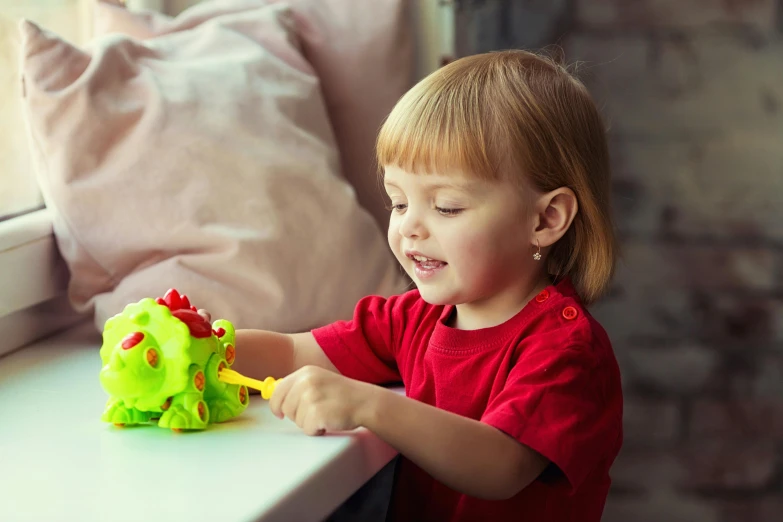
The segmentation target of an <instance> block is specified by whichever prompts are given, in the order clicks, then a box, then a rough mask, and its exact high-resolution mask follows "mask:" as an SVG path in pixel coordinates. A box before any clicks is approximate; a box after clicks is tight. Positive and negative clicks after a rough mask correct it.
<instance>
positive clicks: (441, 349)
mask: <svg viewBox="0 0 783 522" xmlns="http://www.w3.org/2000/svg"><path fill="white" fill-rule="evenodd" d="M453 311H454V307H453V306H450V305H449V306H434V305H430V304H428V303H426V302H425V301H424V300H423V299H422V298H421V297H420V295H419V292H418V290H413V291H410V292H407V293H405V294H402V295H399V296H394V297H390V298H388V299H384V298H381V297H377V296H371V297H366V298H364V299H362V300H361V301H360V302H359V303H358V305H357V306H356V310H355V312H354V316H353V319H352V320H350V321H340V322H337V323H334V324H331V325H328V326H325V327H323V328H318V329H315V330H313V334H314V335H315V338H316V340H317V341H318V344H319V345H320V346H321V348H322V349H323V350H324V352H325V353H326V355H327V356H328V357H329V359H330V360H331V361H332V363H333V364H334V365H335V366H336V367H337V369H338V370H339V371H340V372H341V373H342V374H343V375H345V376H347V377H351V378H353V379H359V380H362V381H366V382H372V383H378V384H382V383H395V382H400V381H402V382H403V384H404V385H405V389H406V393H407V395H408V396H409V397H411V398H413V399H416V400H419V401H422V402H425V403H427V404H431V405H434V406H437V407H438V408H441V409H444V410H447V411H450V412H453V413H457V414H459V415H463V416H465V417H469V418H471V419H476V420H480V421H481V422H485V423H487V424H489V425H491V426H494V427H496V428H497V429H499V430H501V431H503V432H505V433H506V434H508V435H509V436H511V437H513V438H514V439H516V440H518V441H519V442H521V443H522V444H525V445H526V446H528V447H530V448H532V449H534V450H536V451H538V452H539V453H541V454H542V455H544V456H545V457H546V458H547V459H549V460H550V461H551V462H552V465H550V466H549V468H547V470H546V471H545V472H544V473H543V474H542V476H541V477H539V478H538V480H536V481H534V482H533V483H532V484H530V485H529V486H527V487H526V488H525V489H523V490H522V491H520V492H519V493H518V494H517V495H516V496H514V497H512V498H510V499H508V500H498V501H490V500H482V499H478V498H475V497H471V496H468V495H463V494H461V493H459V492H457V491H454V490H453V489H451V488H449V487H447V486H445V485H443V484H442V483H440V482H438V481H437V480H435V479H434V478H432V477H431V476H430V475H429V474H427V473H426V472H424V471H423V470H422V469H421V468H419V467H418V466H416V465H415V464H414V463H413V462H411V461H409V460H407V459H405V458H404V457H403V458H401V460H400V462H399V468H398V470H397V475H396V478H395V486H394V493H393V497H392V503H391V506H390V519H391V520H396V521H401V522H414V521H417V520H422V521H429V522H434V521H437V522H441V521H451V522H457V521H459V522H463V521H464V522H468V521H470V522H473V521H478V520H487V521H492V522H502V521H506V520H515V521H519V520H529V521H535V522H545V521H563V522H565V521H569V522H572V521H575V520H578V521H580V522H599V521H600V519H601V514H602V511H603V508H604V503H605V501H606V496H607V494H608V491H609V484H610V479H609V468H610V467H611V465H612V463H613V461H614V459H615V457H616V456H617V453H618V452H619V450H620V445H621V442H622V391H621V384H620V372H619V368H618V366H617V362H616V360H615V357H614V354H613V352H612V348H611V344H610V342H609V338H608V337H607V335H606V332H605V331H604V329H603V328H602V327H601V326H600V325H599V324H598V323H597V322H596V321H595V319H593V317H591V316H590V315H589V313H588V312H587V311H586V310H585V309H584V307H583V306H582V305H581V304H580V301H579V298H578V297H577V296H576V294H575V292H574V289H573V287H572V286H571V284H570V282H569V281H568V280H565V281H563V282H561V283H559V284H557V285H556V286H555V285H550V286H549V287H548V288H547V289H546V290H544V291H543V292H541V294H539V295H538V296H537V297H536V298H535V299H533V300H531V301H530V303H529V304H528V305H527V306H525V307H524V308H523V309H522V310H521V311H520V312H519V313H517V314H516V315H515V316H514V317H512V318H511V319H509V320H508V321H506V322H505V323H503V324H500V325H498V326H494V327H491V328H485V329H480V330H457V329H455V328H451V327H448V326H446V324H445V323H446V321H447V320H448V318H449V316H450V315H451V314H452V312H453ZM454 458H455V459H457V458H459V455H454ZM488 464H489V463H488Z"/></svg>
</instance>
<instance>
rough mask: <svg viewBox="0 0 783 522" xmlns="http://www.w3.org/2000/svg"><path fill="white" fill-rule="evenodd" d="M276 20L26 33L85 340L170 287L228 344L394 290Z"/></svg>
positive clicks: (34, 131) (40, 156) (270, 12)
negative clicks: (246, 332)
mask: <svg viewBox="0 0 783 522" xmlns="http://www.w3.org/2000/svg"><path fill="white" fill-rule="evenodd" d="M291 26H292V24H291V16H290V11H289V9H288V8H287V7H286V6H285V5H283V4H279V5H263V3H257V2H255V3H252V4H249V3H245V7H244V9H241V10H238V11H234V12H229V13H225V14H215V15H214V16H209V17H206V18H205V19H204V20H203V21H202V22H201V23H198V24H194V25H193V26H192V27H191V28H190V29H187V30H181V31H176V32H172V33H170V34H166V35H163V36H160V37H156V38H151V39H149V40H146V41H143V42H142V41H141V40H137V39H132V38H129V37H127V36H123V35H106V36H101V37H98V38H96V39H95V40H94V41H93V42H92V43H91V45H90V46H89V47H88V48H87V49H85V50H79V49H77V48H76V47H74V46H72V45H70V44H69V43H67V42H65V41H63V40H62V39H60V38H58V37H57V36H55V35H53V34H50V33H47V32H45V31H42V30H41V29H40V28H38V27H37V26H36V25H34V24H32V23H29V22H26V23H24V24H23V26H22V30H23V32H24V44H23V48H22V75H23V79H24V91H25V99H24V102H25V103H24V105H25V110H26V116H27V119H28V122H29V130H30V136H31V140H30V141H31V143H32V148H33V153H34V154H33V155H34V158H35V162H36V168H37V174H38V176H39V181H40V184H41V187H42V190H43V193H44V199H45V202H46V204H47V206H48V207H49V208H51V209H52V210H53V212H54V214H55V234H56V237H57V241H58V243H59V245H60V248H61V251H62V254H63V256H64V258H65V260H66V261H67V263H68V266H69V268H70V270H71V281H70V288H69V293H70V297H71V299H72V302H73V303H74V305H75V307H76V308H77V309H78V310H80V311H82V310H87V309H90V308H91V307H94V309H95V312H96V316H95V317H96V324H97V325H98V326H99V327H102V326H103V323H104V322H105V320H106V319H107V318H108V317H110V316H111V315H113V314H116V313H118V312H119V311H120V310H121V309H122V308H123V307H124V306H125V305H126V304H128V303H130V302H134V301H137V300H139V299H141V298H143V297H154V296H162V295H163V294H164V292H165V291H166V290H167V289H168V288H170V287H173V288H176V289H178V290H179V291H180V293H184V294H187V295H188V296H189V298H190V300H191V302H192V303H193V304H194V305H196V306H197V307H200V308H206V309H208V310H209V311H210V312H211V313H212V314H213V317H223V318H226V319H229V320H231V321H234V322H235V324H236V325H237V326H238V327H239V328H248V327H256V328H270V329H275V330H280V331H301V330H305V329H308V328H311V327H313V326H315V325H320V324H324V323H326V322H329V321H333V320H336V319H338V318H347V317H350V315H351V312H352V310H353V307H354V305H355V303H356V301H357V300H358V299H359V298H361V297H362V296H364V295H367V294H371V293H377V294H381V295H388V294H390V293H394V292H397V291H400V290H401V285H403V284H404V281H403V279H402V278H401V277H400V275H399V270H398V268H397V265H396V262H395V261H394V259H393V257H392V256H391V254H390V252H389V251H388V247H387V245H386V242H385V239H384V237H383V234H382V233H381V232H380V231H379V230H378V228H377V227H376V226H375V224H374V223H373V221H372V219H371V218H370V216H369V214H368V213H367V212H366V211H365V210H363V209H362V208H361V207H360V206H359V204H358V203H357V201H356V198H355V193H354V191H353V189H352V188H351V186H350V185H349V184H348V183H346V182H345V181H344V180H343V179H342V178H341V177H340V176H339V175H338V172H339V167H338V152H337V148H336V146H335V143H334V138H333V135H332V131H331V125H330V122H329V120H328V118H327V114H326V109H325V106H324V102H323V100H322V98H321V95H320V92H321V91H320V88H319V82H318V79H317V77H316V76H315V74H314V73H313V71H312V70H311V68H310V65H309V63H308V62H307V61H306V60H304V59H303V57H302V56H301V54H300V53H299V49H298V46H297V42H296V38H295V36H294V32H293V31H292V30H291Z"/></svg>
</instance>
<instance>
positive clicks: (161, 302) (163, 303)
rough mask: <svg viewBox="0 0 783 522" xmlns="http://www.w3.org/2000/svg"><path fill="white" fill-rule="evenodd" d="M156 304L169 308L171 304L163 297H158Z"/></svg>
mask: <svg viewBox="0 0 783 522" xmlns="http://www.w3.org/2000/svg"><path fill="white" fill-rule="evenodd" d="M155 302H156V303H158V304H159V305H163V306H165V307H167V308H168V306H169V304H168V303H167V302H166V301H164V300H163V298H162V297H156V298H155Z"/></svg>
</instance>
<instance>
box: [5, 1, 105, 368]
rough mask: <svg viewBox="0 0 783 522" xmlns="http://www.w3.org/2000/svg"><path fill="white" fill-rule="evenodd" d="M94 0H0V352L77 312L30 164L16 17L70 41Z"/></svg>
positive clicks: (85, 28)
mask: <svg viewBox="0 0 783 522" xmlns="http://www.w3.org/2000/svg"><path fill="white" fill-rule="evenodd" d="M93 2H94V0H0V122H2V126H3V127H2V132H0V158H2V161H0V338H2V339H3V342H2V343H0V356H1V355H2V354H3V353H4V352H7V351H10V350H13V349H15V348H17V347H18V346H21V345H24V344H26V343H28V342H30V341H33V340H35V339H36V338H39V337H41V336H44V335H47V334H48V333H51V332H52V331H55V330H57V329H59V328H63V327H64V326H67V325H68V324H71V323H73V322H74V321H75V320H77V319H79V318H78V317H76V316H75V314H73V313H71V312H70V310H69V307H68V303H67V299H66V298H65V287H66V283H67V270H66V268H65V265H64V263H63V262H62V259H61V258H60V257H59V254H58V252H57V247H56V244H55V241H54V238H53V236H52V224H51V218H50V216H49V213H48V211H47V210H46V209H44V204H43V198H42V197H41V193H40V190H39V189H38V184H37V181H36V178H35V174H34V171H33V165H32V161H31V157H30V152H29V151H30V147H29V144H28V137H27V131H26V124H25V120H24V114H23V111H22V100H21V81H20V79H19V72H18V71H19V65H20V64H19V55H20V41H21V35H20V33H19V21H20V20H21V19H23V18H26V19H29V20H32V21H34V22H36V23H37V24H39V25H40V26H42V27H44V28H45V29H47V30H49V31H52V32H54V33H57V34H58V35H60V36H61V37H62V38H65V39H67V40H69V41H72V42H74V43H76V44H83V43H85V42H86V41H87V40H88V39H89V37H90V32H91V29H92V17H91V13H92V4H93Z"/></svg>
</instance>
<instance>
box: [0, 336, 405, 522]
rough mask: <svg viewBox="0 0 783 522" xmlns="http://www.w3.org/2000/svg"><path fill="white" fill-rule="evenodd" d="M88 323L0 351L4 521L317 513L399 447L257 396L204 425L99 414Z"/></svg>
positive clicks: (300, 516)
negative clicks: (320, 431) (295, 419)
mask: <svg viewBox="0 0 783 522" xmlns="http://www.w3.org/2000/svg"><path fill="white" fill-rule="evenodd" d="M99 346H100V335H99V334H98V333H97V332H96V331H95V330H94V328H92V325H89V324H87V325H82V326H80V327H78V328H75V329H73V330H70V331H68V332H65V333H63V334H60V335H57V336H55V337H53V338H51V339H48V340H45V341H43V342H39V343H36V344H34V345H32V346H30V347H27V348H25V349H23V350H21V351H18V352H15V353H12V354H9V355H7V356H5V357H2V358H0V520H1V521H3V522H18V521H36V522H39V521H47V522H56V521H60V520H63V521H66V520H67V521H79V522H89V521H101V522H108V521H125V520H128V521H131V520H132V521H134V522H135V521H138V520H144V521H145V522H154V521H166V522H177V521H180V520H182V521H187V522H197V521H200V520H210V521H214V520H219V521H221V522H235V521H236V522H240V521H242V522H244V521H265V522H277V521H296V522H299V521H302V522H306V521H316V520H322V519H323V518H324V517H325V516H327V515H328V514H329V513H331V512H332V511H333V510H334V509H335V508H336V507H337V506H339V505H340V504H341V503H342V502H343V501H344V500H345V499H347V498H348V497H349V496H350V495H351V494H352V493H353V492H354V491H355V490H356V489H358V488H359V487H360V486H361V485H362V484H363V483H365V482H366V481H367V480H369V479H370V478H371V477H372V476H373V475H374V474H375V473H377V472H378V471H379V470H380V469H381V468H382V467H383V466H384V465H385V464H386V463H388V462H389V461H390V460H391V459H392V458H393V457H394V456H395V452H394V450H393V449H392V448H391V447H390V446H388V445H387V444H386V443H384V442H383V441H381V440H380V439H378V438H377V437H376V436H375V435H373V434H372V433H370V432H369V431H367V430H364V429H360V430H356V431H354V432H352V433H350V434H339V435H326V436H324V437H308V436H307V435H304V434H303V433H302V432H300V431H299V429H298V428H297V427H296V425H295V424H293V423H292V422H290V421H288V420H279V419H277V418H275V417H274V416H273V415H272V413H271V412H270V411H269V409H268V407H267V402H266V401H264V400H263V399H261V398H260V397H259V396H258V395H252V396H251V403H250V406H249V407H248V409H247V410H246V411H245V412H244V413H243V414H242V415H241V416H240V417H239V418H237V419H235V420H233V421H230V422H226V423H223V424H218V425H212V426H211V427H210V428H209V429H207V430H205V431H202V432H193V433H179V434H178V433H174V432H172V431H170V430H166V429H163V428H158V427H155V426H141V427H133V428H115V427H114V426H111V425H109V424H106V423H104V422H102V421H101V420H100V416H101V413H102V411H103V407H104V403H105V401H106V399H107V396H106V394H105V392H104V391H103V389H102V388H101V386H100V383H99V381H98V371H99V369H100V365H101V362H100V356H99V355H98V349H99Z"/></svg>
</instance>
